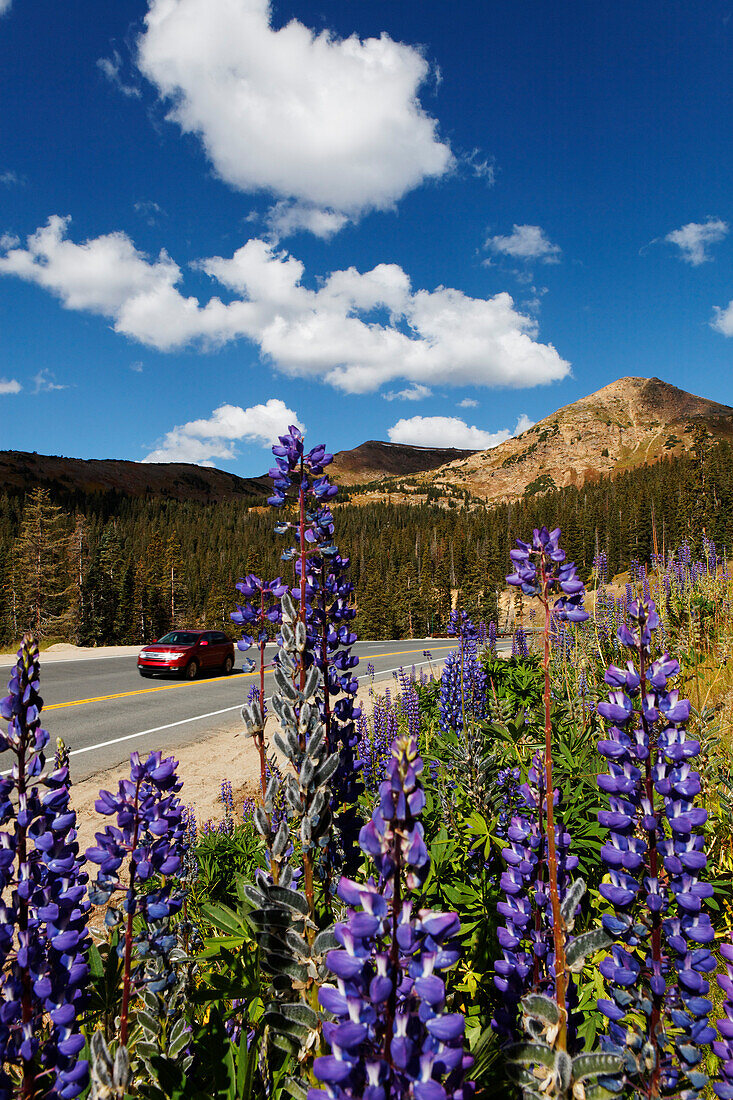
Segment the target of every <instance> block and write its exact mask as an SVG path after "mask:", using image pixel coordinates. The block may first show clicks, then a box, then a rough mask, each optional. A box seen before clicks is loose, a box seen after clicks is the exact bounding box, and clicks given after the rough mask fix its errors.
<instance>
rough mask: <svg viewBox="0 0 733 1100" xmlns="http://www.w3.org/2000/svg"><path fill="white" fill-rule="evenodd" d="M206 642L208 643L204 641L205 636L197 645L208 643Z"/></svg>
mask: <svg viewBox="0 0 733 1100" xmlns="http://www.w3.org/2000/svg"><path fill="white" fill-rule="evenodd" d="M208 644H209V643H208V642H207V641H206V638H203V639H202V640H201V641H200V642H199V645H208Z"/></svg>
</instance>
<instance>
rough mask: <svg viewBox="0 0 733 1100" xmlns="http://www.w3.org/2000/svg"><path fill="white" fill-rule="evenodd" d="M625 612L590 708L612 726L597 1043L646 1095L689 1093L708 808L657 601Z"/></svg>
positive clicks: (703, 1023)
mask: <svg viewBox="0 0 733 1100" xmlns="http://www.w3.org/2000/svg"><path fill="white" fill-rule="evenodd" d="M629 618H630V620H631V626H627V625H625V624H624V625H622V626H621V627H620V628H619V631H618V637H619V641H620V642H621V643H622V644H623V645H624V646H626V647H627V648H628V649H629V650H631V651H632V653H633V654H634V655H635V660H629V661H628V662H627V663H626V665H625V666H624V667H623V668H622V667H618V666H616V665H611V666H610V667H609V669H608V671H607V672H606V676H605V679H606V683H607V684H608V685H609V686H610V688H611V689H612V690H611V691H610V692H609V695H608V699H607V700H606V701H604V702H601V703H599V704H598V707H597V710H598V713H599V715H601V716H602V717H603V718H605V719H606V721H607V723H608V724H609V728H608V730H607V732H606V736H605V738H603V739H602V740H601V741H599V743H598V751H599V752H600V753H601V755H603V756H605V757H606V759H607V760H608V773H607V774H605V775H600V776H599V777H598V785H599V787H600V788H601V790H602V791H604V792H605V793H606V794H608V796H609V809H608V810H603V811H601V812H600V813H599V815H598V819H599V821H600V823H601V825H603V826H604V827H605V828H607V829H608V839H607V841H606V844H605V845H604V847H603V849H602V851H601V855H602V857H603V859H604V861H605V863H606V866H607V868H608V874H607V877H606V880H605V881H604V882H603V883H602V884H601V886H600V893H601V894H602V896H603V897H604V898H605V899H606V900H607V901H608V902H609V903H610V905H611V906H612V911H611V912H608V913H605V914H604V915H603V918H602V919H603V925H604V927H605V929H606V931H607V932H608V933H609V935H610V936H612V937H613V938H614V940H615V941H616V943H615V944H614V946H613V948H612V951H611V954H610V955H609V956H608V957H607V958H606V959H604V960H603V962H602V963H601V966H600V969H601V973H602V974H603V976H604V977H605V978H606V980H607V982H608V985H609V989H610V993H611V999H610V1000H609V999H603V1000H601V1001H599V1002H598V1007H599V1008H600V1009H601V1011H602V1012H603V1013H604V1014H605V1015H606V1016H607V1017H608V1020H609V1024H608V1040H607V1041H606V1044H607V1046H608V1047H609V1048H610V1049H613V1050H617V1051H618V1052H620V1053H623V1056H624V1073H625V1078H626V1080H627V1081H628V1082H629V1083H630V1084H631V1085H632V1087H635V1088H641V1089H642V1090H643V1093H644V1095H652V1094H654V1093H653V1091H652V1092H649V1091H648V1090H649V1089H652V1090H654V1089H656V1090H657V1091H658V1090H659V1089H660V1087H664V1088H671V1087H673V1086H674V1087H679V1086H678V1082H679V1078H680V1077H683V1078H684V1080H685V1082H686V1090H685V1092H684V1096H685V1097H689V1098H691V1100H692V1098H694V1097H696V1096H699V1095H700V1094H701V1092H702V1090H703V1089H704V1087H705V1084H706V1082H707V1077H706V1075H705V1074H704V1072H703V1071H702V1069H701V1061H702V1051H701V1049H700V1048H701V1047H702V1046H704V1045H705V1044H706V1043H709V1042H710V1041H711V1039H712V1038H713V1037H714V1031H713V1029H712V1028H711V1027H710V1025H709V1023H708V1014H709V1012H710V1009H711V1002H710V1001H709V1000H708V998H707V994H708V989H709V983H708V981H707V979H706V977H705V975H706V973H708V972H709V971H710V970H712V969H714V968H715V961H714V959H713V957H712V955H711V953H710V950H709V947H708V944H709V943H710V942H711V941H712V939H713V929H712V926H711V924H710V918H709V916H708V914H707V913H705V912H704V911H703V902H704V900H705V898H707V897H710V895H711V894H712V888H711V887H710V886H709V885H708V884H707V883H705V882H704V881H702V875H703V873H704V870H705V865H706V863H707V859H706V856H705V854H704V851H703V835H702V832H701V829H702V826H703V825H704V823H705V820H706V817H707V813H706V811H705V810H704V809H702V808H700V807H697V806H696V805H695V798H696V796H697V795H698V794H699V792H700V777H699V774H698V773H697V772H696V771H693V770H692V769H691V767H690V761H691V760H693V759H694V758H695V757H696V756H697V755H698V753H699V751H700V745H699V743H698V742H697V741H695V740H692V739H690V738H689V737H688V735H687V733H686V731H685V728H684V726H685V723H686V722H687V720H688V718H689V714H690V704H689V703H688V702H687V700H681V699H679V696H678V692H677V691H676V690H674V689H670V688H669V681H670V679H672V678H673V677H674V676H676V675H677V674H678V673H679V665H678V663H677V661H676V660H675V659H674V658H672V657H670V656H669V654H667V653H665V654H663V655H662V656H661V657H659V658H657V660H655V661H652V632H653V631H655V630H657V629H658V627H659V617H658V615H657V612H656V608H655V606H654V603H653V602H651V601H649V602H646V601H639V602H636V601H634V602H632V603H631V604H630V606H629ZM629 949H630V950H629ZM670 972H674V973H675V974H676V982H675V983H674V984H670V983H669V974H670ZM665 1021H668V1024H669V1025H671V1028H670V1035H669V1036H668V1035H667V1031H666V1030H665ZM630 1036H634V1037H635V1038H634V1039H633V1041H632V1040H631V1038H630ZM672 1043H674V1047H673V1045H672Z"/></svg>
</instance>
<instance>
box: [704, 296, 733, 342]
mask: <svg viewBox="0 0 733 1100" xmlns="http://www.w3.org/2000/svg"><path fill="white" fill-rule="evenodd" d="M710 325H711V327H712V328H714V329H715V331H716V332H720V333H722V334H723V336H733V301H730V302H728V305H727V306H726V307H725V309H721V308H720V306H715V307H714V309H713V319H712V321H711V322H710Z"/></svg>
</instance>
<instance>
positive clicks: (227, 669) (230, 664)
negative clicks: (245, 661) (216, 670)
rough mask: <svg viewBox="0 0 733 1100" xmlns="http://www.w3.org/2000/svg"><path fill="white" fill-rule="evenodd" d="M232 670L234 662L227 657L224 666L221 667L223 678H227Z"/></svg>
mask: <svg viewBox="0 0 733 1100" xmlns="http://www.w3.org/2000/svg"><path fill="white" fill-rule="evenodd" d="M233 668H234V661H233V660H232V658H231V657H227V659H226V660H225V662H224V664H223V665H222V668H221V671H222V672H223V673H224V675H225V676H228V675H229V673H230V672H231V671H232V669H233Z"/></svg>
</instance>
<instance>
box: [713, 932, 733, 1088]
mask: <svg viewBox="0 0 733 1100" xmlns="http://www.w3.org/2000/svg"><path fill="white" fill-rule="evenodd" d="M720 954H721V955H722V956H723V961H724V963H725V973H724V974H718V976H717V982H718V985H719V986H720V988H721V989H722V990H723V993H724V994H725V999H724V1001H723V1011H724V1013H725V1016H724V1017H723V1019H722V1020H718V1035H719V1038H718V1039H716V1040H715V1041H714V1042H713V1050H714V1051H715V1053H716V1054H717V1056H718V1058H720V1061H721V1066H720V1076H721V1077H722V1078H723V1080H722V1081H719V1082H717V1083H715V1084H714V1085H713V1091H714V1093H715V1095H716V1096H720V1097H721V1098H722V1100H732V1098H733V944H731V943H722V944H721V945H720Z"/></svg>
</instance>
